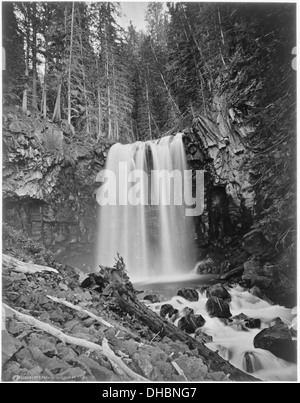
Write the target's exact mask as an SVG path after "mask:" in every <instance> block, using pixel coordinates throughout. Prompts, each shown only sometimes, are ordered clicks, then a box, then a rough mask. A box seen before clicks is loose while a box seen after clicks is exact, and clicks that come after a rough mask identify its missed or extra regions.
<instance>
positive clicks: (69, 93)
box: [68, 2, 74, 125]
mask: <svg viewBox="0 0 300 403" xmlns="http://www.w3.org/2000/svg"><path fill="white" fill-rule="evenodd" d="M73 30H74V2H72V17H71V39H70V54H69V66H68V124H69V125H70V124H71V69H72V51H73Z"/></svg>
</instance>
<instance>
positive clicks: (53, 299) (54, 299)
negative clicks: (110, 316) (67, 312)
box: [47, 295, 113, 327]
mask: <svg viewBox="0 0 300 403" xmlns="http://www.w3.org/2000/svg"><path fill="white" fill-rule="evenodd" d="M47 298H49V299H51V301H53V302H56V303H58V304H61V305H64V306H66V307H68V308H71V309H74V311H77V312H81V313H84V314H86V315H88V316H89V317H90V318H93V319H95V320H96V321H97V322H100V323H102V324H103V325H105V326H107V327H113V325H112V324H111V323H109V322H107V321H106V320H104V319H103V318H100V316H97V315H95V314H93V313H92V312H90V311H87V310H86V309H84V308H82V307H80V306H78V305H74V304H72V303H71V302H68V301H66V300H65V299H61V298H56V297H52V296H51V295H47Z"/></svg>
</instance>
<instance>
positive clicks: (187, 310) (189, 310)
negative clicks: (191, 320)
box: [182, 306, 195, 316]
mask: <svg viewBox="0 0 300 403" xmlns="http://www.w3.org/2000/svg"><path fill="white" fill-rule="evenodd" d="M194 313H195V311H194V309H192V308H189V307H188V306H186V307H184V308H183V310H182V314H183V315H184V316H186V315H194Z"/></svg>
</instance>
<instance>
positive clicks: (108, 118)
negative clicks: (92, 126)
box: [105, 28, 113, 139]
mask: <svg viewBox="0 0 300 403" xmlns="http://www.w3.org/2000/svg"><path fill="white" fill-rule="evenodd" d="M106 29H107V28H106ZM105 48H106V63H105V75H106V86H107V126H108V133H107V137H108V138H109V139H111V138H112V137H113V134H112V124H111V90H110V77H109V52H108V39H107V32H106V31H105Z"/></svg>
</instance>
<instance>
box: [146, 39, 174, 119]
mask: <svg viewBox="0 0 300 403" xmlns="http://www.w3.org/2000/svg"><path fill="white" fill-rule="evenodd" d="M150 47H151V50H152V53H153V56H154V58H155V61H156V64H157V66H158V67H159V62H158V59H157V56H156V53H155V50H154V48H153V45H152V43H151V41H150ZM159 74H160V77H161V80H162V82H163V84H164V86H165V89H166V91H167V93H168V96H169V99H170V100H171V102H172V104H173V106H174V108H175V112H176V114H178V116H181V112H180V110H179V108H178V105H177V104H176V102H175V100H174V98H173V97H172V94H171V91H170V88H169V86H168V84H167V83H166V80H165V78H164V75H163V73H162V72H161V70H160V69H159Z"/></svg>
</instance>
